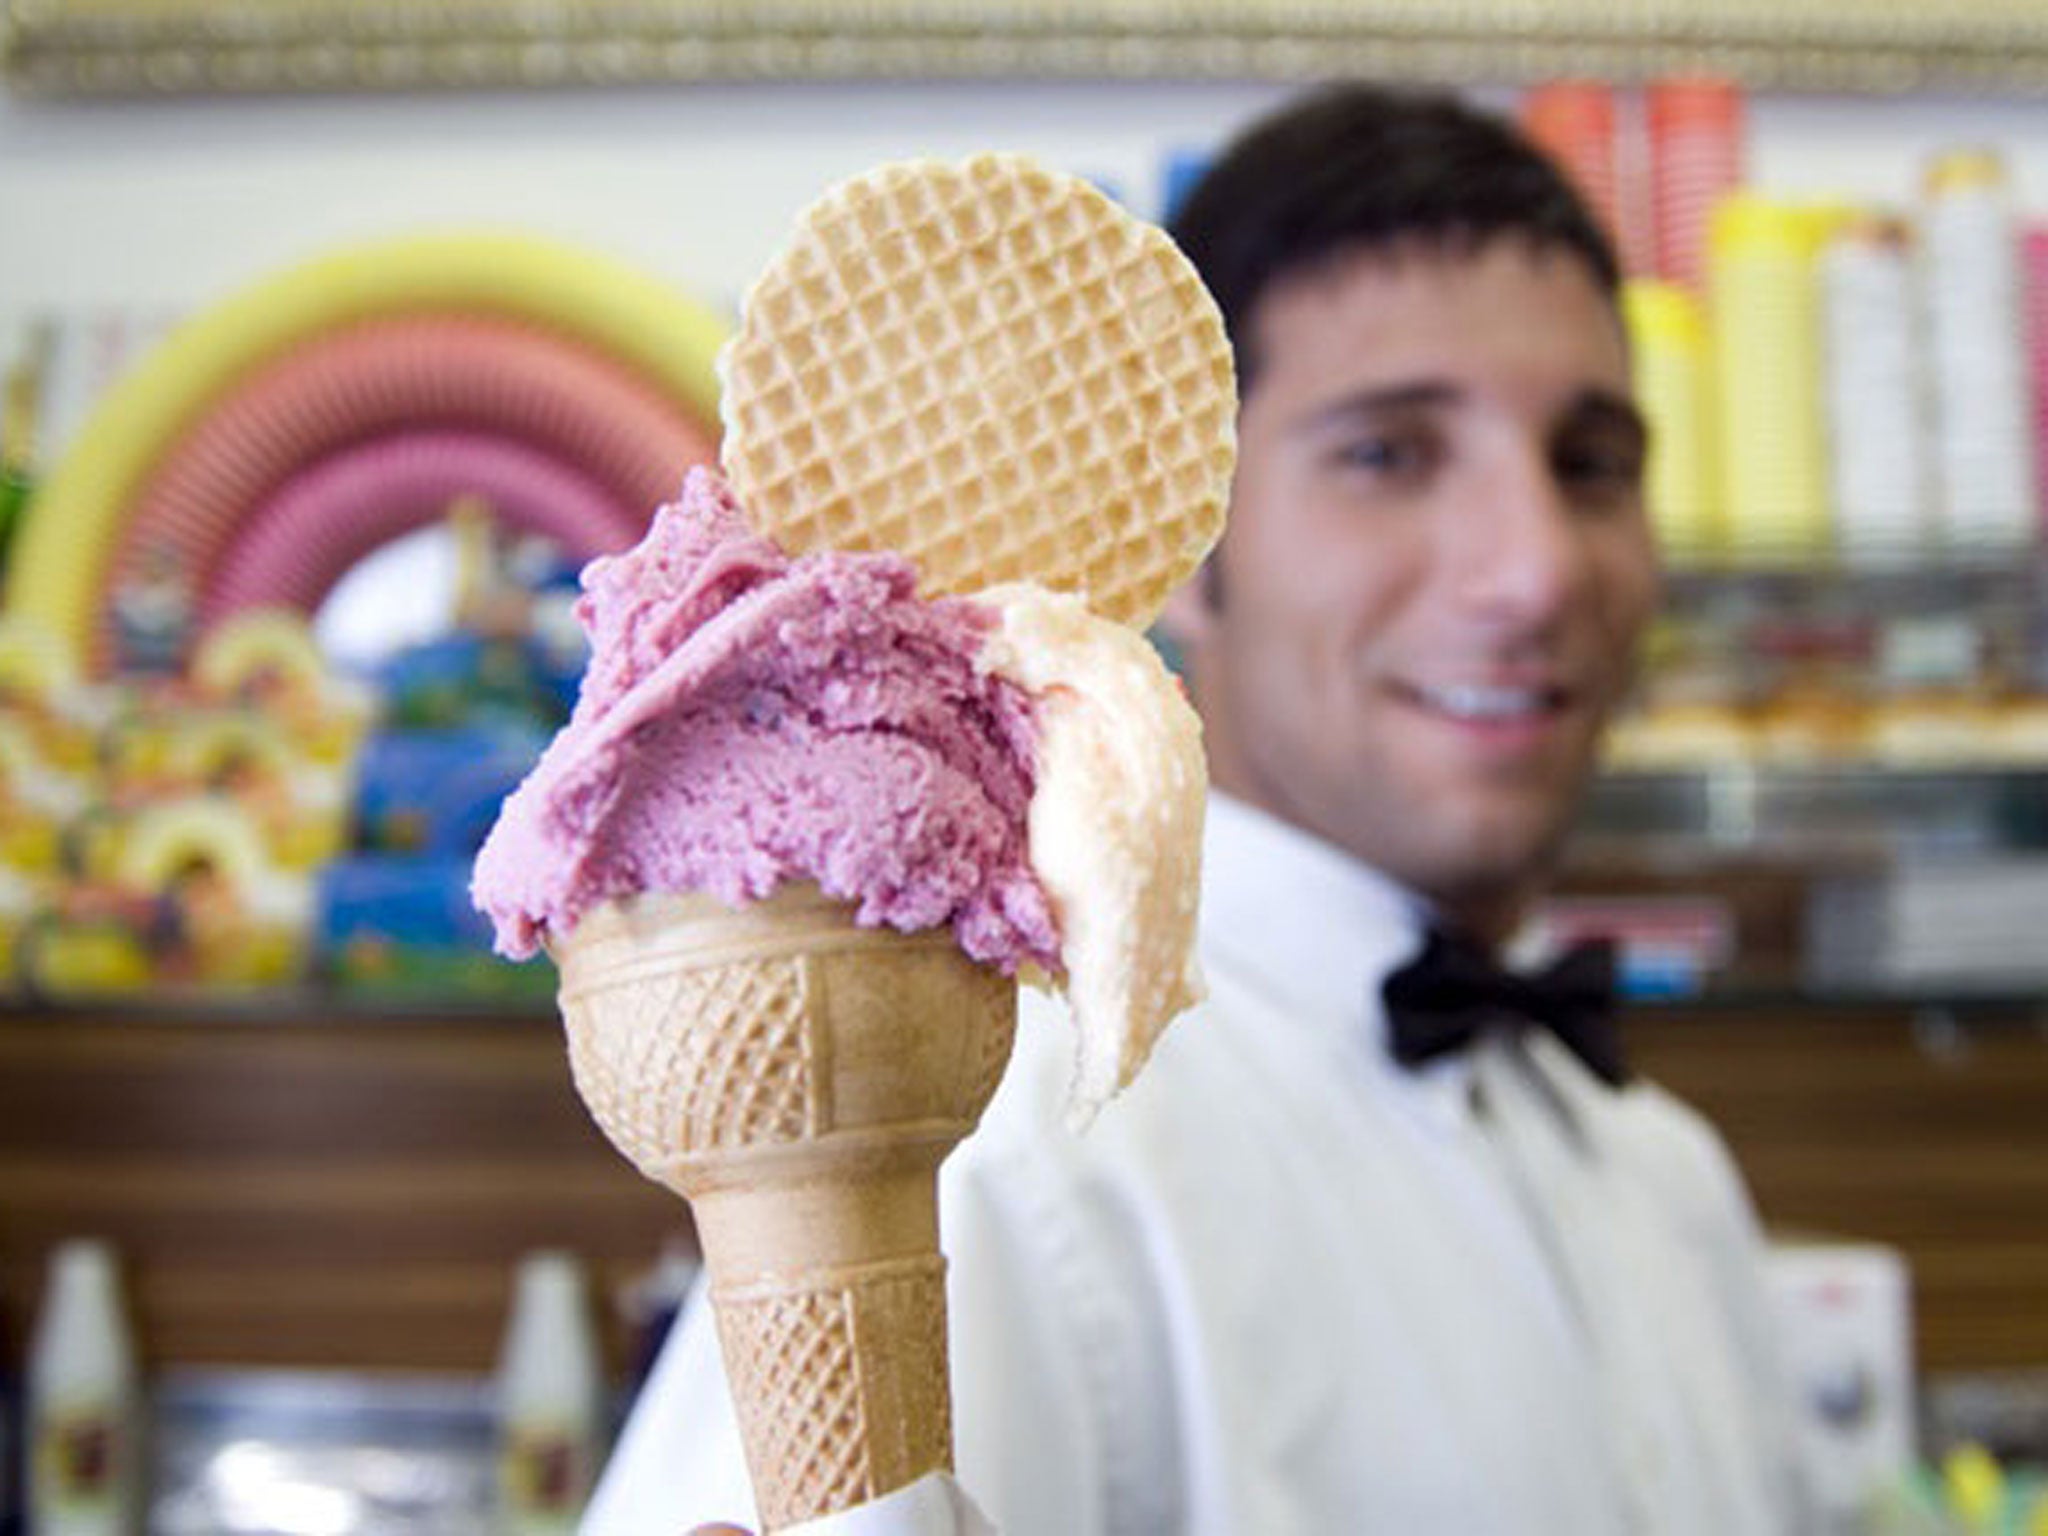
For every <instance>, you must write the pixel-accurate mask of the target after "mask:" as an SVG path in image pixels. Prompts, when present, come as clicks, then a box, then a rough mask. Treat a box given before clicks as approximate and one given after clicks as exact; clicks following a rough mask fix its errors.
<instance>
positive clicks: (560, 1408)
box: [498, 1252, 604, 1536]
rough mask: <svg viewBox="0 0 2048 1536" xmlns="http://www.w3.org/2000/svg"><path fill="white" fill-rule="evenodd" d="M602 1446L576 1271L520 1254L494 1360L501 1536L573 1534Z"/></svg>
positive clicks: (548, 1255) (551, 1256) (598, 1389)
mask: <svg viewBox="0 0 2048 1536" xmlns="http://www.w3.org/2000/svg"><path fill="white" fill-rule="evenodd" d="M603 1437H604V1390H603V1368H602V1366H601V1364H600V1362H599V1353H598V1346H597V1334H596V1329H595V1327H594V1326H593V1324H592V1321H591V1317H590V1299H589V1295H588V1292H587V1288H586V1286H585V1284H584V1279H583V1270H582V1266H581V1265H580V1264H578V1263H577V1261H576V1259H575V1258H574V1257H573V1256H572V1255H570V1254H566V1253H557V1252H540V1253H531V1254H528V1255H526V1257H524V1258H523V1259H521V1260H520V1262H519V1267H518V1270H517V1272H516V1274H515V1275H514V1279H513V1292H512V1312H511V1317H510V1320H509V1322H508V1324H507V1326H506V1331H505V1343H504V1348H503V1350H502V1351H501V1353H500V1355H499V1361H498V1500H499V1511H500V1516H501V1520H500V1529H502V1530H504V1531H506V1532H508V1533H517V1536H558V1533H563V1532H568V1531H572V1530H574V1529H575V1527H576V1522H577V1520H578V1518H579V1517H580V1516H581V1515H582V1512H583V1505H584V1503H585V1501H586V1500H587V1499H588V1498H589V1497H590V1490H591V1485H592V1483H593V1482H594V1481H595V1478H596V1472H597V1464H598V1460H599V1457H600V1455H601V1454H602V1451H603Z"/></svg>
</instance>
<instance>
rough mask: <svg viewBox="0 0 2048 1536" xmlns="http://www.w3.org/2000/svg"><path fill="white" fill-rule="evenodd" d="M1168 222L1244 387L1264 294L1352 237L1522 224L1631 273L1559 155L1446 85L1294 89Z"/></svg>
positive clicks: (1439, 234)
mask: <svg viewBox="0 0 2048 1536" xmlns="http://www.w3.org/2000/svg"><path fill="white" fill-rule="evenodd" d="M1169 228H1170V232H1171V233H1172V235H1173V238H1174V240H1175V242H1176V243H1177V244H1178V245H1179V246H1180V248H1181V249H1182V250H1183V251H1185V252H1186V253H1187V255H1188V258H1189V260H1191V261H1192V262H1194V264H1195V267H1196V269H1197V270H1198V271H1200V273H1201V274H1202V280H1203V281H1204V282H1205V283H1206V284H1207V285H1208V287H1209V291H1210V292H1211V293H1212V294H1214V295H1215V296H1216V302H1217V304H1218V306H1219V307H1220V308H1221V309H1222V311H1223V323H1224V325H1225V327H1226V328H1227V329H1228V331H1229V333H1230V337H1231V342H1232V345H1233V346H1234V347H1235V348H1236V351H1237V367H1238V374H1239V381H1240V387H1244V386H1248V385H1249V384H1250V382H1251V378H1252V375H1253V373H1254V372H1255V369H1256V362H1257V359H1255V358H1254V357H1252V356H1251V355H1250V340H1251V338H1250V321H1251V318H1252V312H1253V310H1254V309H1255V308H1256V307H1257V305H1258V302H1259V300H1260V299H1261V298H1262V297H1263V296H1264V295H1265V294H1266V292H1267V291H1268V290H1269V289H1271V288H1272V287H1273V285H1274V284H1275V283H1277V282H1280V281H1282V280H1284V279H1287V278H1291V277H1295V276H1299V275H1301V274H1303V273H1305V272H1307V271H1309V270H1312V269H1313V268H1315V267H1318V266H1320V265H1323V264H1325V263H1327V262H1329V261H1331V260H1333V259H1335V258H1337V257H1340V256H1345V255H1349V254H1351V253H1353V252H1356V251H1360V250H1378V251H1384V252H1393V251H1395V250H1397V249H1398V248H1400V247H1402V246H1406V245H1411V244H1417V243H1419V244H1421V245H1423V246H1425V247H1426V246H1430V245H1450V246H1454V247H1459V246H1466V247H1478V246H1483V245H1486V244H1488V243H1489V242H1491V241H1493V240H1495V239H1498V238H1501V237H1503V236H1516V237H1519V238H1521V239H1523V240H1526V241H1528V242H1530V243H1531V244H1533V245H1535V246H1538V247H1542V248H1549V249H1556V250H1563V251H1567V252H1570V253H1572V254H1574V255H1576V256H1578V257H1579V258H1580V260H1582V261H1583V262H1584V263H1585V264H1586V268H1587V270H1588V272H1589V273H1590V274H1591V275H1592V277H1593V279H1594V280H1595V281H1596V282H1597V283H1598V284H1599V286H1600V289H1601V291H1602V292H1603V293H1605V294H1607V295H1609V296H1610V297H1612V296H1613V295H1614V293H1615V292H1616V290H1617V288H1618V286H1619V284H1620V280H1621V273H1620V266H1619V263H1617V262H1616V260H1615V257H1614V250H1613V247H1612V246H1610V245H1609V244H1608V240H1607V237H1606V235H1605V234H1603V233H1602V232H1601V229H1600V226H1599V223H1598V222H1597V221H1596V220H1595V218H1594V217H1593V215H1592V213H1591V212H1590V211H1589V210H1588V209H1587V207H1586V205H1585V203H1584V202H1583V201H1582V200H1581V199H1580V197H1579V195H1578V194H1577V193H1576V192H1575V191H1573V190H1572V187H1571V185H1570V183H1569V182H1567V181H1566V179H1565V177H1564V174H1563V173H1562V172H1561V171H1560V170H1559V169H1558V168H1557V166H1556V165H1555V164H1553V163H1552V161H1551V160H1550V159H1549V158H1548V157H1547V156H1546V155H1545V154H1544V153H1543V152H1542V151H1541V150H1539V149H1538V148H1536V147H1535V145H1533V144H1532V143H1530V142H1529V141H1528V140H1527V139H1525V138H1523V137H1522V136H1521V134H1519V133H1518V132H1517V131H1516V130H1515V129H1514V128H1512V127H1511V126H1509V125H1508V124H1507V123H1505V122H1503V121H1502V120H1500V119H1499V118H1496V117H1493V116H1491V115H1489V114H1487V113H1484V112H1481V111H1479V110H1477V109H1475V108H1473V107H1471V106H1468V105H1466V104H1465V103H1463V102H1461V101H1459V100H1458V99H1457V98H1456V97H1454V96H1451V95H1448V94H1443V93H1439V92H1423V91H1411V90H1396V89H1387V88H1381V87H1374V86H1365V85H1340V86H1332V87H1326V88H1324V89H1321V90H1319V91H1315V92H1313V93H1311V94H1309V95H1307V96H1304V97H1300V98H1298V99H1296V100H1295V101H1294V102H1292V103H1291V104H1289V105H1288V106H1285V107H1283V108H1281V109H1279V110H1278V111H1276V112H1275V113H1273V114H1272V115H1270V116H1268V117H1266V118H1263V119H1261V120H1260V121H1258V122H1255V123H1253V124H1252V125H1251V127H1249V128H1248V129H1246V130H1245V131H1244V133H1242V134H1241V135H1240V136H1239V137H1238V138H1237V139H1235V140H1234V141H1233V142H1232V143H1231V144H1230V145H1229V146H1228V147H1226V148H1225V150H1224V151H1223V153H1222V154H1221V156H1219V158H1218V159H1217V160H1216V162H1215V163H1214V164H1213V165H1212V166H1210V168H1209V169H1208V171H1207V172H1206V173H1205V174H1204V175H1203V176H1202V178H1201V180H1200V181H1199V182H1198V183H1197V184H1196V186H1195V187H1194V189H1193V190H1192V191H1191V192H1190V193H1189V194H1188V196H1187V198H1186V199H1185V201H1183V202H1182V204H1181V205H1180V208H1179V209H1178V210H1177V211H1176V212H1175V213H1174V215H1173V217H1172V221H1171V223H1170V226H1169Z"/></svg>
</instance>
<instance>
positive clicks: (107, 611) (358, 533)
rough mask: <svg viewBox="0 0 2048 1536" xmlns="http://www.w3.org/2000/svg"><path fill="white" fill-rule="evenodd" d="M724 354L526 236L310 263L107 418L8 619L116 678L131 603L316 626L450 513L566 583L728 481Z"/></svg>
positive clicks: (47, 518) (182, 337)
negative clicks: (480, 512)
mask: <svg viewBox="0 0 2048 1536" xmlns="http://www.w3.org/2000/svg"><path fill="white" fill-rule="evenodd" d="M724 338H725V327H724V323H723V322H722V321H721V320H720V319H719V318H718V317H716V316H715V315H713V314H712V313H711V312H710V311H709V310H707V309H705V308H702V307H700V306H699V305H697V304H696V303H694V302H693V301H691V300H690V299H689V298H687V297H686V296H684V295H682V294H681V293H679V292H678V291H677V290H675V289H674V288H673V287H670V286H669V285H667V284H664V283H662V282H661V281H659V280H657V279H655V278H652V277H650V276H648V275H646V274H644V273H641V272H639V271H637V270H635V269H633V268H630V267H627V266H624V265H621V264H619V263H617V262H615V261H612V260H611V259H609V258H606V257H603V256H599V255H596V254H593V253H590V252H586V251H582V250H579V249H575V248H572V247H568V246H564V245H560V244H556V243H553V242H549V241H545V240H540V239H536V238H533V237H529V236H524V235H514V234H503V233H472V234H444V235H430V236H416V237H411V238H406V239H399V240H391V241H384V242H379V243H376V244H371V245H367V246H363V247H358V248H352V249H348V250H344V251H341V252H338V253H335V254H332V255H329V256H326V257H322V258H319V259H316V260H314V261H311V262H309V263H307V264H305V265H303V266H299V267H296V268H293V269H291V270H288V271H286V272H283V273H281V274H279V275H277V276H274V277H271V278H269V279H267V280H264V281H260V282H258V283H256V284H255V285H253V286H252V287H250V288H248V289H246V290H244V291H243V292H241V293H240V294H238V295H235V296H233V297H230V298H229V299H227V300H225V301H223V302H222V303H220V304H218V305H216V306H214V307H212V308H210V309H208V310H206V311H203V312H202V313H200V314H199V315H197V316H195V317H194V318H193V319H192V320H190V321H188V322H187V323H186V324H184V325H183V326H181V327H180V328H179V329H177V330H176V331H174V332H173V333H172V334H171V335H170V336H168V337H167V338H166V339H165V340H164V341H163V342H162V343H161V344H160V345H159V346H158V347H157V348H156V349H155V351H153V352H152V353H151V354H150V355H149V356H147V357H146V358H145V359H144V360H143V361H142V363H141V364H139V365H138V366H137V367H136V368H135V369H134V370H133V371H132V372H131V373H129V374H128V375H127V376H126V377H125V378H124V379H123V380H122V381H121V382H120V383H119V384H118V385H117V386H116V387H115V388H114V389H112V390H111V391H110V392H109V393H108V395H107V397H106V398H105V399H104V400H103V401H102V402H101V404H100V405H99V407H98V408H97V409H96V410H95V411H94V413H93V414H92V416H91V417H90V418H89V419H88V421H87V422H86V423H85V425H84V427H83V428H82V429H81V430H80V432H79V433H78V436H77V438H76V440H75V441H74V442H73V443H72V444H71V445H70V447H69V450H68V451H67V452H66V453H65V455H64V457H63V458H62V459H61V460H60V461H59V462H58V463H57V465H56V466H55V468H54V469H53V471H52V473H51V475H50V477H49V479H48V480H47V481H46V482H45V483H44V484H43V486H42V487H41V488H40V489H39V491H38V492H37V494H36V497H35V499H34V501H33V502H32V503H31V505H30V510H29V515H28V518H27V520H26V522H25V523H24V524H23V526H22V528H21V530H20V532H19V534H18V536H17V540H16V543H15V546H14V551H13V557H12V560H11V563H10V567H9V569H8V572H7V581H6V589H5V606H6V609H7V611H8V613H9V614H10V615H11V616H15V617H18V618H19V619H20V620H22V621H23V622H25V623H27V624H29V625H31V626H34V627H37V628H40V629H42V630H45V631H47V632H48V633H49V634H50V635H52V636H54V637H55V638H56V640H57V642H58V643H59V644H60V645H61V646H62V647H63V648H65V649H66V650H67V651H69V652H70V653H71V654H72V655H73V656H74V657H75V658H76V660H77V662H78V664H79V665H80V666H81V667H82V668H83V669H85V670H89V671H95V672H101V671H105V670H106V669H107V668H108V667H109V666H110V665H111V664H112V663H113V662H114V661H115V660H116V658H117V657H118V655H119V646H118V644H117V640H118V629H117V625H116V603H115V599H116V596H117V595H118V594H120V593H122V592H124V591H128V590H133V589H134V588H136V587H137V586H138V585H146V584H147V583H149V582H151V581H167V582H170V583H172V584H173V585H174V586H175V587H176V589H177V590H178V592H179V593H180V594H181V596H182V598H183V600H184V601H185V602H186V603H187V604H189V606H190V608H191V610H192V612H193V614H194V616H195V618H196V620H197V625H196V628H197V631H198V632H200V633H203V632H204V630H205V629H206V628H207V627H209V626H211V625H214V624H217V623H218V622H220V621H221V620H223V619H224V618H226V617H227V616H229V615H231V614H234V613H237V612H241V611H244V610H247V609H251V608H260V607H276V606H287V607H296V608H301V609H307V610H310V609H311V608H312V607H314V606H315V605H317V603H318V602H319V600H320V599H321V598H322V597H324V596H325V595H326V592H327V591H328V589H329V588H331V587H332V586H333V584H334V583H335V582H336V581H338V580H339V579H340V578H341V576H342V575H344V574H345V573H346V572H347V570H348V569H349V568H350V567H351V566H352V565H354V564H355V563H356V561H358V560H359V559H361V557H362V556H363V555H365V554H367V553H369V552H370V550H372V549H374V548H375V547H377V546H378V545H379V544H381V543H383V542H385V541H386V540H388V539H391V538H394V537H396V536H397V535H399V534H401V533H404V532H407V531H409V530H410V529H411V528H414V527H419V526H422V525H424V524H426V523H428V522H431V521H433V520H435V519H437V518H438V517H439V516H440V515H441V514H442V513H444V512H445V511H446V510H447V507H448V505H449V503H450V502H451V500H453V499H455V498H457V497H459V496H464V495H475V496H481V497H482V498H483V499H484V500H485V501H487V502H488V503H489V504H490V505H491V507H492V508H493V510H494V511H495V512H496V513H497V515H498V516H499V517H500V518H501V519H502V520H503V521H505V522H506V523H507V524H508V525H510V526H512V527H514V528H517V529H520V530H522V531H532V532H540V533H546V534H548V535H550V536H552V537H554V538H556V539H557V540H559V541H560V542H561V543H562V544H563V545H564V547H565V549H566V550H567V552H568V553H569V555H570V556H571V557H572V558H575V559H579V560H580V559H586V558H588V557H589V556H591V555H594V554H597V553H601V552H603V551H606V550H612V549H618V548H622V547H624V546H625V545H627V544H629V543H631V542H632V541H633V540H634V539H635V538H637V537H638V535H639V532H640V530H641V529H642V528H644V527H645V525H646V520H647V517H648V516H649V514H650V513H651V512H652V510H653V509H654V507H655V506H657V505H658V504H659V503H660V502H661V501H663V500H665V499H666V498H667V497H668V496H669V495H671V494H672V493H673V492H674V490H675V489H676V487H677V486H678V485H679V484H680V483H681V479H682V475H683V472H684V470H685V469H686V468H687V467H688V466H689V465H691V464H693V463H700V462H706V461H709V460H711V459H713V458H715V456H716V452H717V437H718V432H717V426H716V423H717V420H718V381H717V374H716V371H715V367H714V361H715V358H716V356H717V352H718V349H719V347H720V346H721V345H722V344H723V341H724Z"/></svg>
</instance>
